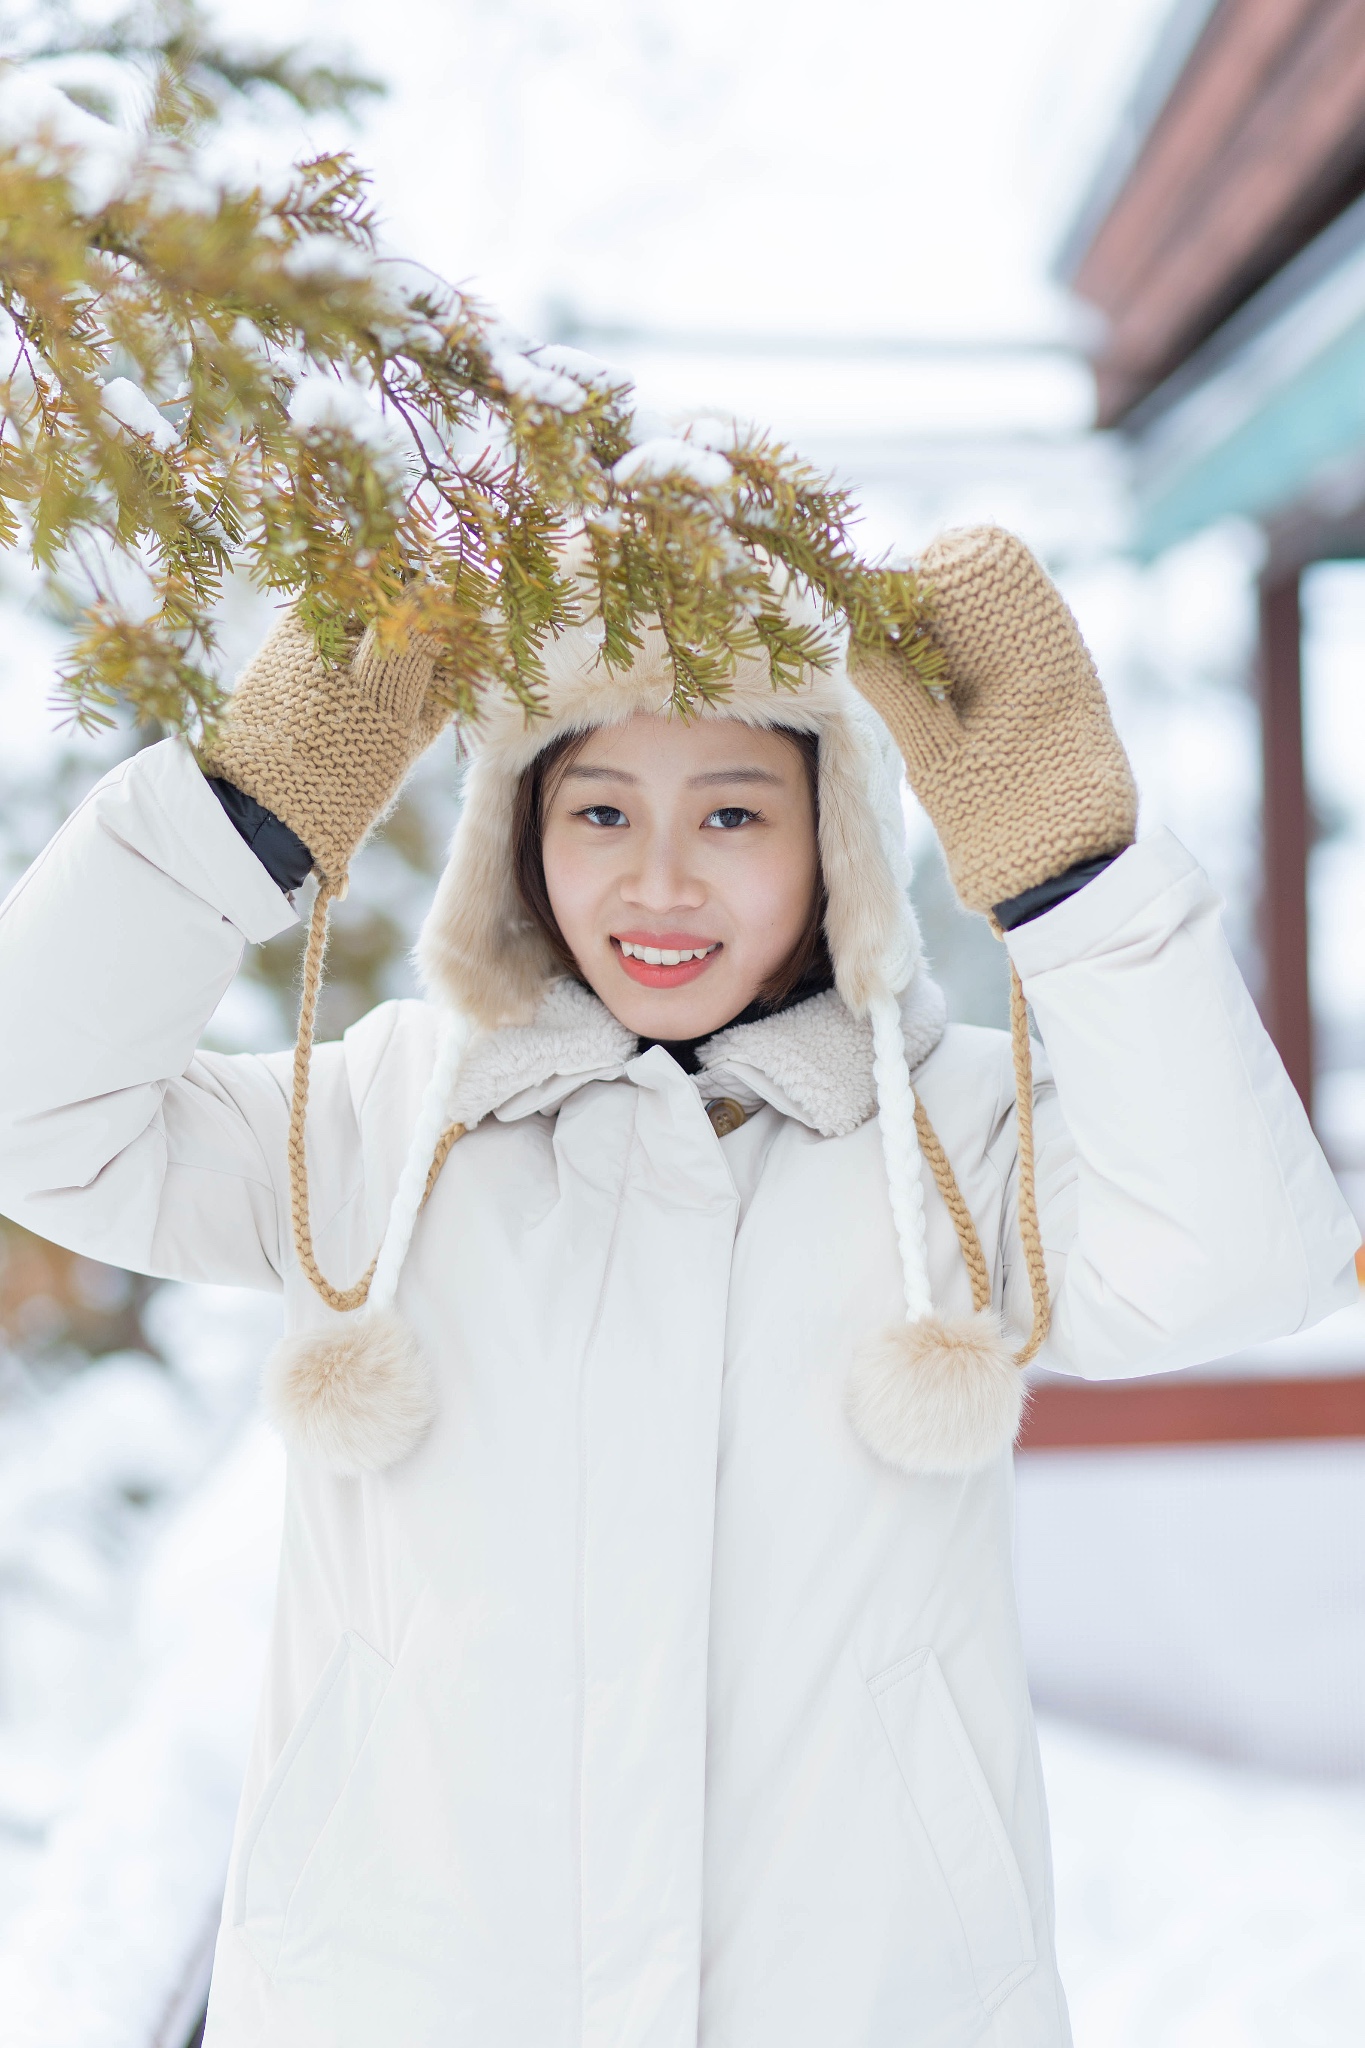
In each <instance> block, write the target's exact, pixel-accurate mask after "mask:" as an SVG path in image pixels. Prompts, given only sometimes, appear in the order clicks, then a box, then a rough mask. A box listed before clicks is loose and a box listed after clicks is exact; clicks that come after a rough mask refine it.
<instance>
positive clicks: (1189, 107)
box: [1069, 0, 1365, 426]
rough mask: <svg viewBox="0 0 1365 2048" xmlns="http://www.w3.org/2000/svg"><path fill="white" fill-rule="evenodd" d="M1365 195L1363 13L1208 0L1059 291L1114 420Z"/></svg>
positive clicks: (1104, 420)
mask: <svg viewBox="0 0 1365 2048" xmlns="http://www.w3.org/2000/svg"><path fill="white" fill-rule="evenodd" d="M1362 191H1365V0H1218V5H1216V6H1215V7H1214V8H1213V11H1212V13H1211V14H1210V15H1209V18H1208V20H1207V21H1206V23H1205V25H1204V28H1203V31H1202V33H1201V34H1200V35H1199V37H1198V39H1197V41H1196V42H1195V44H1194V47H1193V49H1192V51H1191V53H1190V55H1189V58H1188V60H1187V62H1186V64H1185V66H1184V68H1183V70H1182V71H1181V72H1180V74H1179V76H1178V77H1177V79H1176V80H1175V83H1174V85H1173V86H1172V88H1171V90H1170V92H1169V94H1168V95H1167V97H1166V99H1165V102H1164V104H1163V105H1162V107H1161V109H1160V111H1159V113H1158V114H1157V115H1156V118H1155V119H1154V121H1153V122H1152V124H1151V125H1150V127H1149V128H1148V130H1147V133H1146V136H1145V138H1144V140H1143V141H1142V143H1141V145H1140V147H1139V148H1138V150H1137V152H1136V155H1135V157H1134V160H1133V162H1132V164H1131V167H1130V169H1129V171H1128V173H1127V176H1126V178H1125V179H1124V181H1123V183H1122V184H1121V186H1120V187H1119V189H1118V191H1117V193H1116V195H1115V196H1114V198H1113V200H1112V201H1111V203H1110V204H1109V206H1108V207H1107V209H1106V211H1105V212H1104V214H1103V217H1102V218H1101V219H1100V221H1099V222H1098V224H1097V226H1096V227H1095V229H1094V230H1093V232H1092V233H1091V234H1090V235H1089V237H1088V239H1087V241H1086V243H1085V245H1084V247H1083V248H1082V249H1081V250H1079V251H1078V252H1075V253H1074V254H1073V257H1072V261H1071V263H1070V265H1069V269H1070V282H1071V284H1072V286H1073V288H1074V289H1075V290H1076V291H1077V292H1078V293H1079V294H1080V296H1081V297H1082V298H1084V299H1087V300H1089V301H1090V302H1091V304H1093V305H1094V306H1096V307H1097V308H1098V309H1099V310H1100V312H1101V313H1102V314H1103V316H1104V321H1105V340H1104V343H1103V345H1102V348H1101V350H1100V351H1099V353H1098V356H1097V360H1096V375H1097V382H1098V387H1099V417H1100V423H1101V425H1104V426H1112V425H1115V424H1117V423H1118V422H1120V421H1121V420H1122V419H1123V418H1124V416H1125V415H1126V414H1127V413H1128V412H1129V411H1130V410H1131V408H1132V407H1133V406H1134V405H1136V404H1137V403H1138V402H1139V401H1140V400H1141V399H1143V398H1144V397H1146V396H1147V395H1148V393H1150V392H1151V391H1152V390H1153V389H1154V388H1155V387H1156V386H1157V385H1158V384H1159V383H1161V382H1162V381H1163V380H1164V379H1166V378H1167V377H1169V376H1170V375H1171V374H1172V373H1173V372H1174V371H1175V370H1176V369H1178V368H1179V366H1180V364H1181V363H1182V362H1183V361H1184V360H1185V358H1186V357H1187V356H1188V355H1189V354H1190V353H1191V352H1192V350H1194V349H1195V348H1197V347H1198V346H1199V344H1200V343H1201V342H1203V341H1205V340H1206V339H1207V338H1208V336H1209V335H1210V334H1212V333H1213V332H1214V330H1215V329H1216V328H1217V327H1219V326H1220V325H1221V324H1222V322H1223V321H1224V320H1225V319H1227V318H1228V316H1229V315H1230V314H1231V313H1233V312H1234V311H1235V310H1236V309H1237V307H1238V306H1240V305H1242V304H1244V303H1245V301H1246V300H1247V299H1248V298H1250V296H1251V295H1252V294H1253V293H1254V292H1255V291H1257V290H1258V289H1259V288H1260V287H1261V286H1262V285H1263V284H1265V282H1266V281H1267V280H1268V279H1269V278H1270V277H1272V276H1273V275H1274V274H1275V273H1276V271H1277V270H1279V269H1280V268H1281V267H1282V266H1283V264H1285V263H1286V262H1288V261H1289V259H1290V258H1291V257H1292V256H1294V255H1295V254H1296V253H1297V252H1298V251H1299V250H1300V249H1302V248H1303V247H1305V246H1306V244H1307V243H1308V242H1309V241H1310V240H1311V239H1312V238H1313V236H1315V235H1316V234H1318V233H1319V232H1320V231H1321V229H1322V228H1323V227H1325V226H1326V225H1327V224H1328V222H1330V221H1331V220H1333V219H1334V218H1335V217H1336V215H1337V214H1338V213H1340V212H1341V211H1342V210H1343V209H1344V208H1345V207H1346V206H1347V205H1349V204H1350V203H1351V201H1352V200H1353V199H1355V198H1357V197H1358V196H1359V195H1360V193H1361V192H1362Z"/></svg>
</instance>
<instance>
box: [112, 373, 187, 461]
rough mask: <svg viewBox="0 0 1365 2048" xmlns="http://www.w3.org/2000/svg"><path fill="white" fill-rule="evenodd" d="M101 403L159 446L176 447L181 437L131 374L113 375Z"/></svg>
mask: <svg viewBox="0 0 1365 2048" xmlns="http://www.w3.org/2000/svg"><path fill="white" fill-rule="evenodd" d="M100 404H101V405H102V406H103V407H104V410H105V411H106V412H107V413H108V414H109V416H110V418H111V419H115V420H117V421H118V423H119V425H120V426H121V427H126V428H127V430H128V432H129V433H130V434H136V435H137V436H138V438H139V439H140V440H143V441H150V442H151V443H152V445H153V447H155V448H162V449H165V448H173V447H174V446H175V444H176V442H177V441H178V440H179V439H180V436H179V435H178V434H177V433H176V431H175V428H174V427H173V426H172V425H171V423H170V421H169V420H168V419H165V418H163V416H162V415H161V414H160V413H159V412H158V411H157V409H156V407H155V406H154V405H153V404H152V401H151V400H150V398H148V396H147V394H146V392H145V391H140V390H139V389H138V387H137V385H136V384H134V383H133V382H132V380H131V379H130V378H128V377H111V378H110V379H109V382H108V383H107V384H106V385H105V387H104V389H103V391H102V392H101V393H100Z"/></svg>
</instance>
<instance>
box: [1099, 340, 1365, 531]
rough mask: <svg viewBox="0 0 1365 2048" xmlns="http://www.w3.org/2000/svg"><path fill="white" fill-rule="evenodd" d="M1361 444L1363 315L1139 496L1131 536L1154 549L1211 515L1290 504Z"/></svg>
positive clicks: (1364, 429)
mask: <svg viewBox="0 0 1365 2048" xmlns="http://www.w3.org/2000/svg"><path fill="white" fill-rule="evenodd" d="M1362 448H1365V317H1362V318H1361V319H1360V320H1359V321H1357V322H1356V324H1355V325H1354V326H1353V327H1351V328H1349V329H1348V330H1347V331H1346V333H1345V334H1343V335H1341V336H1340V337H1339V339H1338V340H1337V341H1335V342H1334V343H1333V344H1332V346H1331V347H1330V348H1329V349H1326V350H1324V352H1323V353H1322V355H1320V356H1318V357H1317V358H1316V359H1315V360H1314V361H1313V362H1311V363H1310V364H1309V365H1308V367H1307V368H1306V369H1305V370H1302V371H1301V372H1300V373H1299V375H1298V376H1297V377H1296V378H1294V379H1293V381H1292V382H1291V383H1289V384H1287V385H1286V386H1285V387H1284V388H1283V389H1282V390H1280V391H1278V392H1277V393H1276V394H1275V396H1274V397H1273V398H1271V399H1270V400H1269V401H1268V402H1267V404H1266V405H1265V406H1264V407H1263V408H1262V409H1261V411H1260V412H1258V413H1256V414H1255V415H1253V417H1252V418H1251V419H1249V420H1248V421H1247V422H1246V424H1245V425H1244V426H1242V427H1241V428H1239V429H1238V430H1237V432H1236V433H1234V434H1232V435H1230V436H1229V438H1228V439H1227V440H1226V441H1224V442H1222V443H1220V444H1219V445H1218V446H1217V447H1216V448H1213V449H1211V450H1210V451H1209V453H1208V454H1207V455H1204V456H1202V457H1201V458H1200V459H1199V460H1197V461H1196V462H1194V463H1192V464H1191V465H1190V467H1189V468H1188V469H1187V470H1185V471H1183V472H1182V473H1180V474H1179V475H1178V476H1176V477H1175V478H1174V480H1168V481H1167V482H1166V483H1165V484H1164V485H1163V487H1162V488H1161V489H1159V490H1158V491H1157V492H1156V493H1154V494H1153V496H1152V497H1151V498H1150V499H1149V500H1148V501H1146V502H1145V503H1141V502H1140V503H1139V508H1138V523H1137V536H1136V544H1137V548H1138V551H1139V553H1141V554H1143V555H1145V556H1148V557H1150V556H1152V555H1158V554H1160V553H1161V551H1162V550H1163V549H1164V548H1168V547H1170V546H1172V545H1173V544H1174V543H1175V542H1176V541H1179V540H1184V539H1186V538H1188V536H1189V535H1191V534H1193V533H1198V532H1199V531H1200V529H1201V528H1202V527H1205V526H1210V525H1212V524H1213V522H1214V521H1215V520H1218V519H1225V518H1227V517H1229V516H1230V515H1234V514H1240V515H1242V516H1244V517H1249V518H1255V517H1257V516H1260V515H1263V514H1267V513H1270V512H1273V511H1275V510H1277V509H1278V508H1279V507H1281V506H1285V505H1289V504H1292V503H1293V501H1294V500H1295V499H1296V498H1298V497H1301V496H1302V495H1303V493H1304V491H1305V490H1306V489H1307V488H1308V486H1309V485H1310V484H1311V483H1312V481H1313V479H1314V477H1315V476H1317V475H1318V474H1319V473H1320V472H1321V471H1322V470H1324V469H1326V468H1328V467H1330V466H1331V465H1332V464H1334V463H1336V462H1338V461H1340V460H1342V459H1343V458H1345V457H1347V456H1349V455H1351V454H1353V453H1354V452H1356V451H1357V450H1359V449H1362Z"/></svg>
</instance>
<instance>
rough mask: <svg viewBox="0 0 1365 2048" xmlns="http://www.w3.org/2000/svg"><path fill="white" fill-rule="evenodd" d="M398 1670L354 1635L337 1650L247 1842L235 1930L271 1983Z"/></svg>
mask: <svg viewBox="0 0 1365 2048" xmlns="http://www.w3.org/2000/svg"><path fill="white" fill-rule="evenodd" d="M392 1671H393V1666H392V1665H391V1664H389V1663H388V1662H387V1660H386V1659H385V1658H383V1657H381V1656H380V1654H379V1652H378V1651H377V1650H372V1649H371V1648H370V1646H369V1644H368V1643H367V1642H365V1641H364V1640H363V1639H362V1638H361V1637H360V1636H357V1635H353V1634H351V1633H350V1632H349V1631H348V1632H347V1634H345V1635H344V1636H343V1637H342V1638H341V1641H340V1642H339V1643H338V1644H337V1646H336V1649H335V1650H334V1651H333V1652H332V1655H331V1657H330V1659H329V1660H328V1663H327V1667H326V1669H325V1670H324V1671H323V1674H322V1676H321V1678H319V1680H318V1682H317V1684H316V1685H315V1686H314V1688H313V1693H312V1697H311V1698H310V1699H309V1701H308V1704H307V1706H306V1707H305V1708H304V1710H303V1713H302V1714H301V1715H300V1717H299V1720H298V1723H297V1725H296V1727H295V1728H294V1731H293V1733H292V1734H291V1736H290V1737H289V1740H288V1742H286V1744H285V1746H284V1748H283V1749H282V1750H281V1752H280V1756H279V1761H278V1762H277V1763H276V1765H275V1768H274V1770H273V1771H272V1772H271V1773H270V1777H269V1779H268V1781H267V1783H266V1788H265V1791H264V1792H263V1793H262V1794H261V1798H260V1803H259V1804H258V1806H257V1808H256V1811H255V1813H254V1814H253V1815H252V1816H251V1821H250V1824H249V1826H248V1828H247V1832H246V1835H245V1837H244V1839H243V1842H242V1848H241V1855H240V1858H239V1860H238V1866H237V1881H236V1887H235V1892H234V1897H233V1915H232V1917H233V1924H234V1925H235V1926H237V1927H240V1928H241V1930H242V1935H243V1938H244V1940H245V1941H246V1944H247V1946H248V1948H249V1949H250V1950H251V1952H252V1954H253V1955H254V1956H255V1958H256V1960H257V1962H258V1963H260V1964H261V1965H262V1967H263V1968H264V1969H266V1970H268V1971H269V1972H270V1973H271V1974H272V1976H273V1974H274V1972H275V1968H276V1965H277V1964H278V1962H279V1954H280V1941H281V1937H282V1936H283V1933H284V1921H285V1914H286V1913H287V1911H288V1909H289V1901H290V1898H291V1897H292V1895H293V1891H294V1887H295V1886H296V1884H297V1883H298V1881H299V1878H300V1876H301V1874H302V1872H303V1867H304V1865H305V1863H306V1862H307V1861H308V1858H309V1855H310V1854H311V1852H312V1849H313V1845H314V1844H315V1843H316V1841H317V1839H318V1837H319V1835H320V1834H321V1833H322V1830H323V1828H324V1826H325V1825H326V1822H327V1817H328V1815H329V1814H330V1813H331V1811H332V1808H333V1807H334V1806H335V1805H336V1802H337V1800H338V1799H339V1798H340V1796H341V1791H342V1788H343V1786H344V1785H345V1783H346V1780H347V1778H348V1777H349V1776H350V1774H351V1768H352V1766H353V1765H354V1763H355V1760H356V1758H357V1757H358V1756H359V1754H360V1748H361V1745H362V1743H363V1742H364V1740H365V1737H366V1735H367V1734H368V1733H369V1728H370V1723H371V1722H372V1721H373V1719H374V1717H375V1714H376V1713H377V1712H378V1709H379V1702H380V1700H381V1699H382V1698H383V1697H384V1689H385V1687H386V1686H387V1685H388V1682H389V1678H390V1676H391V1675H392Z"/></svg>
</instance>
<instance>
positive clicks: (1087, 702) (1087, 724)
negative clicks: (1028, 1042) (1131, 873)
mask: <svg viewBox="0 0 1365 2048" xmlns="http://www.w3.org/2000/svg"><path fill="white" fill-rule="evenodd" d="M920 568H921V571H922V574H923V576H924V580H925V581H926V583H928V584H929V586H930V588H931V590H932V593H933V597H934V617H933V631H934V638H935V639H936V640H937V642H938V644H939V646H940V647H941V648H942V649H943V652H944V655H945V656H946V658H947V668H948V675H949V679H950V683H951V689H950V692H949V695H948V697H947V699H946V700H945V701H944V702H941V703H940V702H937V701H935V699H934V698H933V697H931V696H930V695H929V692H928V691H927V690H926V689H924V687H923V686H922V685H921V684H920V683H918V682H917V681H916V680H915V678H914V677H913V676H911V675H910V674H909V673H908V672H907V670H906V668H905V666H904V664H903V663H902V661H901V660H900V658H899V657H898V656H897V655H896V653H895V652H894V651H887V652H881V651H878V652H876V653H869V652H864V651H861V650H855V651H854V653H853V654H852V656H851V657H850V663H849V673H850V676H851V677H852V680H853V682H854V683H855V684H856V686H857V687H858V689H859V690H861V692H862V694H863V696H864V697H866V698H867V700H868V702H869V703H870V704H871V705H872V707H873V709H874V710H876V711H877V712H879V713H880V715H881V717H882V718H883V720H884V721H885V723H886V725H887V726H888V727H889V729H890V732H891V735H892V737H893V738H894V740H895V742H896V744H897V746H898V747H899V748H900V750H901V753H902V754H903V755H904V757H905V767H906V772H907V774H908V775H909V778H910V785H911V788H912V789H913V790H914V792H915V794H916V796H917V797H918V798H919V800H920V802H921V803H922V804H923V805H924V808H925V810H926V811H927V812H928V813H929V816H930V818H931V819H932V821H933V824H934V828H935V830H936V831H937V833H938V836H939V839H940V840H941V841H942V844H943V851H944V854H945V856H946V858H947V861H948V870H949V873H950V874H951V876H952V878H953V886H954V887H955V888H956V890H957V893H958V895H959V896H960V897H961V899H962V901H963V902H964V903H965V904H966V906H967V908H968V909H969V910H980V911H989V910H990V908H991V907H992V905H993V904H996V903H1003V902H1005V901H1006V900H1007V899H1008V898H1009V897H1011V896H1018V895H1021V894H1022V893H1023V891H1024V890H1025V889H1031V888H1033V887H1034V886H1035V884H1036V883H1038V882H1045V881H1048V880H1049V879H1050V878H1051V877H1052V876H1053V875H1060V874H1063V873H1064V872H1065V871H1066V869H1067V868H1070V867H1074V866H1075V865H1076V863H1077V862H1078V861H1083V860H1090V859H1094V858H1096V857H1097V856H1099V855H1100V854H1105V853H1117V852H1119V851H1120V850H1121V849H1122V848H1123V847H1125V846H1128V845H1130V844H1131V842H1132V839H1133V834H1134V831H1135V829H1136V824H1137V791H1136V789H1135V788H1134V786H1133V776H1132V771H1131V770H1130V768H1129V766H1128V757H1127V755H1126V754H1125V753H1124V751H1123V747H1122V745H1121V744H1120V741H1119V737H1118V734H1117V733H1116V732H1115V731H1114V726H1113V722H1112V720H1111V719H1110V716H1109V706H1108V704H1107V703H1106V702H1105V696H1104V690H1103V688H1102V687H1101V684H1100V680H1099V677H1098V676H1097V675H1096V673H1095V664H1094V662H1093V661H1092V660H1091V659H1090V656H1089V654H1088V653H1087V652H1086V647H1085V643H1084V641H1083V640H1082V639H1081V636H1080V632H1079V631H1078V629H1077V626H1076V621H1075V620H1074V619H1073V618H1072V616H1071V613H1070V612H1069V611H1068V610H1067V608H1066V604H1065V602H1064V600H1063V598H1062V596H1061V594H1060V592H1059V591H1058V590H1057V588H1056V586H1055V584H1053V583H1052V582H1051V581H1050V580H1049V578H1048V577H1047V575H1046V574H1045V573H1044V571H1043V570H1042V569H1041V568H1040V567H1039V565H1038V563H1037V562H1036V561H1035V560H1034V558H1033V556H1032V555H1031V554H1030V553H1029V551H1028V549H1027V548H1026V547H1025V546H1024V544H1023V542H1022V541H1020V540H1016V539H1015V537H1014V535H1013V534H1010V533H1005V532H1002V530H1001V529H1000V528H999V527H998V526H978V527H970V528H965V529H963V530H961V531H958V532H954V533H945V534H942V535H940V537H939V538H938V539H937V540H936V541H934V542H933V543H932V545H931V546H930V547H929V549H928V551H927V552H926V554H925V556H924V559H923V561H922V562H921V564H920Z"/></svg>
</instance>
